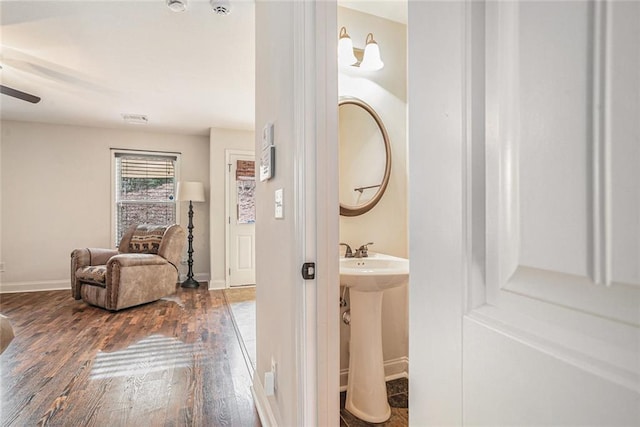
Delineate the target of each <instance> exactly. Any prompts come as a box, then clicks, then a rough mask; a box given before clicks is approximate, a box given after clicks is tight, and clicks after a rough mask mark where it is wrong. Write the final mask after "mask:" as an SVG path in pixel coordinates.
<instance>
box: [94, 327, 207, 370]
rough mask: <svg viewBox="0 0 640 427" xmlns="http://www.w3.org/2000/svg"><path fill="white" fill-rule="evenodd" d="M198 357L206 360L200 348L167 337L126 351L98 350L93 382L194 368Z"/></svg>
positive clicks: (148, 340) (151, 339) (150, 339)
mask: <svg viewBox="0 0 640 427" xmlns="http://www.w3.org/2000/svg"><path fill="white" fill-rule="evenodd" d="M196 358H198V359H200V360H202V359H204V354H203V352H202V350H201V349H200V348H199V346H197V345H194V344H185V343H183V342H182V341H180V340H178V339H176V338H170V337H166V336H163V335H151V336H149V337H147V338H144V339H143V340H141V341H139V342H137V343H135V344H133V345H131V346H129V347H127V348H126V349H124V350H119V351H114V352H102V351H98V353H97V355H96V359H95V362H94V364H93V368H92V369H91V376H90V379H94V380H95V379H103V378H110V377H119V376H145V375H147V374H149V373H151V372H157V371H163V370H166V369H173V368H186V367H190V366H193V364H194V360H195V359H196Z"/></svg>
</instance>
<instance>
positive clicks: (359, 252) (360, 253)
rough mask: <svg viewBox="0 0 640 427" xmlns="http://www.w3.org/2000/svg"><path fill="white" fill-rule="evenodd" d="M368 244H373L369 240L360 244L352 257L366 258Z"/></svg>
mask: <svg viewBox="0 0 640 427" xmlns="http://www.w3.org/2000/svg"><path fill="white" fill-rule="evenodd" d="M369 245H373V242H369V243H365V244H364V245H362V246H360V247H359V248H358V249H357V250H356V253H355V254H354V255H353V257H354V258H367V257H368V256H369V248H368V246H369Z"/></svg>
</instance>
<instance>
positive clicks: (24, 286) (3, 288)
mask: <svg viewBox="0 0 640 427" xmlns="http://www.w3.org/2000/svg"><path fill="white" fill-rule="evenodd" d="M63 290H69V292H71V282H70V281H69V279H65V280H36V281H30V282H11V283H2V284H0V293H2V294H9V293H15V292H41V291H63ZM69 296H71V293H69Z"/></svg>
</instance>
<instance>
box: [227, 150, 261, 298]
mask: <svg viewBox="0 0 640 427" xmlns="http://www.w3.org/2000/svg"><path fill="white" fill-rule="evenodd" d="M227 166H228V176H227V285H228V286H243V285H254V284H255V283H256V267H255V255H256V254H255V246H256V245H255V241H256V238H255V220H256V210H255V187H256V180H255V158H254V155H253V153H247V152H228V153H227Z"/></svg>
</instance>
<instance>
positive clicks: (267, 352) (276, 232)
mask: <svg viewBox="0 0 640 427" xmlns="http://www.w3.org/2000/svg"><path fill="white" fill-rule="evenodd" d="M294 7H295V5H294V3H293V2H256V9H255V13H256V69H258V70H260V71H259V72H258V73H256V141H255V144H256V145H255V147H256V148H255V152H256V154H258V153H260V150H261V136H262V128H263V126H264V125H265V124H266V123H267V122H272V123H273V124H274V142H275V146H276V160H275V162H276V169H275V176H274V177H273V179H271V180H270V181H267V182H260V181H257V182H256V299H257V307H256V326H257V327H256V337H257V340H256V347H257V360H256V364H257V366H256V373H255V376H254V384H256V383H257V384H263V380H264V373H265V372H266V371H270V370H271V359H272V358H273V359H274V360H275V361H276V363H277V364H278V366H279V368H278V375H277V387H278V390H277V391H276V393H275V395H274V396H271V397H269V405H270V410H271V412H272V413H273V416H274V417H275V420H276V422H277V424H278V425H282V426H293V425H297V413H298V408H297V404H296V402H297V399H298V393H299V384H298V382H297V380H298V373H297V372H296V371H297V370H298V369H302V367H301V366H299V365H298V363H297V360H296V354H297V353H298V351H299V349H298V348H297V346H300V345H301V343H299V342H297V328H296V327H297V326H302V325H299V324H298V323H299V322H298V318H297V313H298V310H302V307H300V306H299V305H298V304H297V301H296V295H298V294H299V288H297V286H298V287H299V286H300V283H299V282H300V280H299V277H300V265H297V264H296V263H297V260H298V250H297V248H296V245H295V242H296V238H297V236H296V224H295V221H294V215H295V200H294V199H295V197H296V195H295V194H294V192H295V188H296V187H295V175H294V171H295V169H296V165H295V154H296V152H295V142H296V141H295V133H294V129H295V123H294V101H293V96H294V82H293V81H294V61H293V55H292V52H293V39H294V38H293V25H292V14H293V10H294ZM279 188H282V189H283V190H284V219H274V202H273V200H274V191H275V190H276V189H279Z"/></svg>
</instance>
